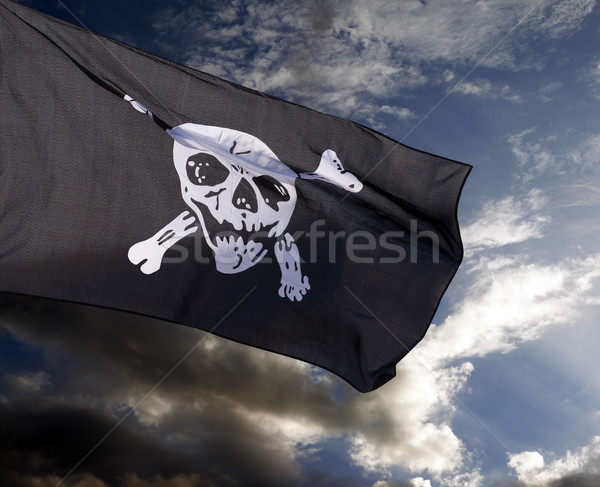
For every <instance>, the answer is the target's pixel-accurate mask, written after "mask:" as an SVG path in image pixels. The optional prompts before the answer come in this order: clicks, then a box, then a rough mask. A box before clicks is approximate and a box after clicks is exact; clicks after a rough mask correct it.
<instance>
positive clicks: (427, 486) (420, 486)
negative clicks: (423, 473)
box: [410, 477, 431, 487]
mask: <svg viewBox="0 0 600 487" xmlns="http://www.w3.org/2000/svg"><path fill="white" fill-rule="evenodd" d="M410 485H411V486H412V487H431V482H430V481H429V480H425V479H424V478H423V477H415V478H414V479H410Z"/></svg>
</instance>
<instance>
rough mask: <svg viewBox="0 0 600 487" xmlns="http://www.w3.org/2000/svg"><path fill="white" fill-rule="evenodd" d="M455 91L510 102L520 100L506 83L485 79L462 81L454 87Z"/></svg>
mask: <svg viewBox="0 0 600 487" xmlns="http://www.w3.org/2000/svg"><path fill="white" fill-rule="evenodd" d="M454 92H455V93H460V94H462V95H472V96H479V97H482V98H488V99H492V100H497V99H499V98H500V99H503V100H506V101H511V102H520V101H521V97H520V96H519V95H517V94H515V93H513V92H512V90H511V89H510V87H509V86H508V85H503V84H499V83H492V82H491V81H490V80H487V79H475V80H472V81H463V82H462V83H460V84H459V85H457V86H456V88H455V89H454Z"/></svg>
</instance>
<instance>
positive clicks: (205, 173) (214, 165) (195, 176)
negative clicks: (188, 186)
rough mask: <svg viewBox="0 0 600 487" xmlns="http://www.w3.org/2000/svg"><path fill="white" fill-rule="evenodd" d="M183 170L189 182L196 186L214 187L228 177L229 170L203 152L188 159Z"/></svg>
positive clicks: (213, 157)
mask: <svg viewBox="0 0 600 487" xmlns="http://www.w3.org/2000/svg"><path fill="white" fill-rule="evenodd" d="M185 168H186V173H187V177H188V179H189V181H190V182H191V183H192V184H194V185H196V186H216V185H217V184H221V183H222V182H224V181H225V180H226V179H227V178H228V177H229V169H227V168H226V167H225V166H224V165H223V164H221V163H220V162H219V160H218V159H217V158H216V157H215V156H213V155H211V154H207V153H205V152H200V153H198V154H194V155H193V156H191V157H190V158H188V160H187V163H186V165H185Z"/></svg>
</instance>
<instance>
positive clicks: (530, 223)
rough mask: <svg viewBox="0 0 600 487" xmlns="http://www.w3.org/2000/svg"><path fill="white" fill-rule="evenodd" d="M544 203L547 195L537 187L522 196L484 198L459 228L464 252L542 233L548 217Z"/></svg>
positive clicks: (512, 242) (508, 242)
mask: <svg viewBox="0 0 600 487" xmlns="http://www.w3.org/2000/svg"><path fill="white" fill-rule="evenodd" d="M547 204H548V198H547V197H546V196H545V195H544V193H543V192H542V191H540V190H539V189H532V190H530V191H529V192H528V193H527V194H525V195H524V196H522V197H516V196H505V197H504V198H502V199H500V200H494V201H487V202H486V203H484V204H483V207H482V209H481V211H480V212H479V213H477V214H476V215H475V217H474V218H473V222H472V223H470V224H468V225H466V226H464V227H463V229H462V230H461V235H462V238H463V242H464V245H465V252H466V255H467V256H470V255H473V254H474V253H477V252H481V251H482V250H484V249H493V248H498V247H503V246H506V245H510V244H516V243H522V242H525V241H527V240H530V239H539V238H541V237H543V236H544V229H545V228H546V227H547V226H548V224H549V223H550V221H551V219H550V216H549V215H548V214H547V212H546V206H547Z"/></svg>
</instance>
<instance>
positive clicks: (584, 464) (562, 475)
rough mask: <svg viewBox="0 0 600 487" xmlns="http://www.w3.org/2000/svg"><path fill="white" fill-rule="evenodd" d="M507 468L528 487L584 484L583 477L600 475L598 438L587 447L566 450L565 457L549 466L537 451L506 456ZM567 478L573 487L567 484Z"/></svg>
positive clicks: (599, 445) (599, 440)
mask: <svg viewBox="0 0 600 487" xmlns="http://www.w3.org/2000/svg"><path fill="white" fill-rule="evenodd" d="M508 466H509V467H510V468H511V469H512V470H513V471H514V473H515V475H516V476H517V478H518V479H519V480H520V481H522V482H525V483H527V484H528V485H530V486H549V485H552V486H555V485H565V486H566V485H586V483H585V479H586V478H589V477H590V476H592V475H594V474H600V437H599V436H595V437H594V438H593V439H592V441H591V442H590V444H588V445H585V446H583V447H581V448H579V449H577V450H576V451H573V452H572V451H567V453H566V454H565V456H563V457H562V458H557V459H555V460H553V461H551V462H550V463H546V462H545V460H544V457H543V456H542V455H541V454H540V453H539V452H532V451H525V452H521V453H516V454H514V455H509V462H508ZM578 474H581V475H582V477H581V479H580V480H581V481H580V482H577V476H578ZM569 478H571V480H573V484H569V483H568V479H569ZM597 480H598V479H596V481H597ZM589 485H592V484H589ZM596 485H597V484H596Z"/></svg>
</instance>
